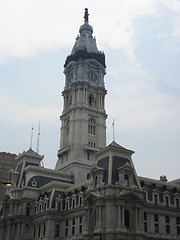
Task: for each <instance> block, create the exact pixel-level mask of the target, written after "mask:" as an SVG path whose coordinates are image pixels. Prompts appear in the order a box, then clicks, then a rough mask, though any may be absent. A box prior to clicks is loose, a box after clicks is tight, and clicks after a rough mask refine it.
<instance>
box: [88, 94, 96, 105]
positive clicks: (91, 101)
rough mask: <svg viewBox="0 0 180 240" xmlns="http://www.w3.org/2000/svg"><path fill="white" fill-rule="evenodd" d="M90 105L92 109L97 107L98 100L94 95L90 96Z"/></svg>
mask: <svg viewBox="0 0 180 240" xmlns="http://www.w3.org/2000/svg"><path fill="white" fill-rule="evenodd" d="M88 104H89V106H91V107H95V106H96V100H95V98H94V96H93V94H89V99H88Z"/></svg>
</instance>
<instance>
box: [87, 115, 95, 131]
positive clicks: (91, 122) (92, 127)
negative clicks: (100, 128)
mask: <svg viewBox="0 0 180 240" xmlns="http://www.w3.org/2000/svg"><path fill="white" fill-rule="evenodd" d="M88 133H89V134H92V135H95V134H96V120H95V119H94V118H92V117H91V118H90V119H89V123H88Z"/></svg>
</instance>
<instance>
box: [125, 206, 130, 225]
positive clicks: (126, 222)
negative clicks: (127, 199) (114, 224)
mask: <svg viewBox="0 0 180 240" xmlns="http://www.w3.org/2000/svg"><path fill="white" fill-rule="evenodd" d="M124 225H125V227H126V228H130V214H129V211H128V210H125V211H124Z"/></svg>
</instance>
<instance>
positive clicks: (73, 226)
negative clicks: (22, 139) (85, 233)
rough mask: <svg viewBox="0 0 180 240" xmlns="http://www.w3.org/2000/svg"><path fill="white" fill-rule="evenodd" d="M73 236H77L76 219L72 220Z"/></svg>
mask: <svg viewBox="0 0 180 240" xmlns="http://www.w3.org/2000/svg"><path fill="white" fill-rule="evenodd" d="M72 235H75V218H73V219H72Z"/></svg>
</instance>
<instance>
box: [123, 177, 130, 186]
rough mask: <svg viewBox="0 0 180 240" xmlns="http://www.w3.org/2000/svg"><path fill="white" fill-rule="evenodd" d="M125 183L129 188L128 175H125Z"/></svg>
mask: <svg viewBox="0 0 180 240" xmlns="http://www.w3.org/2000/svg"><path fill="white" fill-rule="evenodd" d="M124 182H125V186H127V187H128V186H129V176H128V175H125V176H124Z"/></svg>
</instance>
